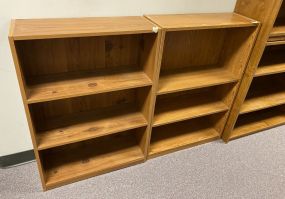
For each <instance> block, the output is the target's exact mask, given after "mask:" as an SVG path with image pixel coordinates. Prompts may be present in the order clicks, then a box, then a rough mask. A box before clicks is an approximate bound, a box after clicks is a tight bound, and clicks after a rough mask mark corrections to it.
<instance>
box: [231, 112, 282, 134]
mask: <svg viewBox="0 0 285 199" xmlns="http://www.w3.org/2000/svg"><path fill="white" fill-rule="evenodd" d="M284 108H285V107H284V106H278V107H274V108H269V109H265V110H261V111H256V112H252V113H248V114H244V115H240V116H239V117H238V120H237V123H236V125H235V128H234V130H233V132H232V135H231V137H230V139H231V140H232V139H236V138H239V137H243V136H246V135H250V134H253V133H256V132H258V131H262V130H266V129H269V128H273V127H275V126H279V125H282V124H285V109H284ZM282 109H283V110H282Z"/></svg>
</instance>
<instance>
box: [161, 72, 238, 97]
mask: <svg viewBox="0 0 285 199" xmlns="http://www.w3.org/2000/svg"><path fill="white" fill-rule="evenodd" d="M237 81H238V77H236V76H234V75H233V74H232V73H231V72H230V71H228V70H227V69H225V68H216V69H212V68H210V69H204V70H198V71H193V69H191V68H186V69H172V70H169V71H166V72H164V71H162V73H161V77H160V79H159V83H158V84H159V85H158V95H162V94H166V93H172V92H177V91H184V90H190V89H196V88H203V87H209V86H214V85H219V84H225V83H231V82H237Z"/></svg>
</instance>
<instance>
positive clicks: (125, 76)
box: [27, 69, 152, 104]
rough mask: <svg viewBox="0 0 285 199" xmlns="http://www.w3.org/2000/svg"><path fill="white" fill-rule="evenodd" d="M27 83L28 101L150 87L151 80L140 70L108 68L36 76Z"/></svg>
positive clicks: (33, 101)
mask: <svg viewBox="0 0 285 199" xmlns="http://www.w3.org/2000/svg"><path fill="white" fill-rule="evenodd" d="M31 82H33V84H32V85H30V86H28V89H29V98H28V99H27V101H28V103H29V104H31V103H37V102H45V101H51V100H57V99H64V98H70V97H78V96H85V95H90V94H98V93H103V92H110V91H117V90H123V89H131V88H139V87H144V86H150V85H151V84H152V81H151V80H150V79H149V78H148V76H147V75H146V74H145V73H144V72H142V71H139V70H135V69H125V70H117V71H116V70H107V71H103V72H101V71H99V72H93V73H90V72H85V73H80V74H68V73H65V74H59V75H56V76H55V75H53V76H44V77H37V79H35V78H34V79H32V80H31Z"/></svg>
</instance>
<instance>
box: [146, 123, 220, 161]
mask: <svg viewBox="0 0 285 199" xmlns="http://www.w3.org/2000/svg"><path fill="white" fill-rule="evenodd" d="M218 138H219V133H218V132H217V130H216V129H215V128H214V126H213V125H212V121H210V120H209V119H206V118H201V119H200V118H196V119H193V120H187V121H184V122H178V123H173V124H168V125H164V126H160V127H154V128H153V131H152V135H151V142H150V151H149V155H150V156H151V157H153V156H157V155H160V154H165V153H168V152H171V151H176V150H179V149H182V148H185V147H190V146H195V145H198V144H202V143H206V142H209V141H212V140H215V139H218Z"/></svg>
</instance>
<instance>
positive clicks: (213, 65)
mask: <svg viewBox="0 0 285 199" xmlns="http://www.w3.org/2000/svg"><path fill="white" fill-rule="evenodd" d="M259 27H260V26H259V22H257V21H255V20H251V19H249V18H247V17H243V16H241V15H238V14H236V13H218V14H192V15H191V14H189V15H187V14H185V15H157V16H155V15H150V16H145V17H104V18H78V19H76V18H74V19H25V20H13V21H12V24H11V30H10V35H9V41H10V46H11V51H12V55H13V59H14V63H15V67H16V72H17V76H18V80H19V85H20V89H21V93H22V97H23V102H24V107H25V110H26V115H27V120H28V123H29V127H30V132H31V138H32V141H33V146H34V152H35V156H36V159H37V164H38V169H39V171H40V176H41V180H42V185H43V188H44V190H47V189H51V188H55V187H58V186H61V185H64V184H67V183H71V182H74V181H78V180H81V179H85V178H88V177H91V176H95V175H98V174H101V173H105V172H109V171H113V170H116V169H119V168H122V167H126V166H130V165H133V164H136V163H140V162H143V161H145V160H146V159H147V158H148V157H150V158H151V157H155V156H158V155H162V154H165V153H168V152H171V151H176V150H179V149H182V148H185V147H189V146H194V145H198V144H201V143H205V142H209V141H211V140H215V139H218V138H219V137H220V135H221V132H222V130H223V128H224V125H225V122H226V120H227V117H228V114H229V111H230V110H231V107H232V103H233V100H234V98H235V95H236V91H237V88H238V86H239V84H240V79H241V77H242V74H243V73H244V69H245V68H246V65H247V61H248V58H249V55H250V53H251V49H252V47H253V44H254V42H255V38H256V35H257V33H258V31H259Z"/></svg>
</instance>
